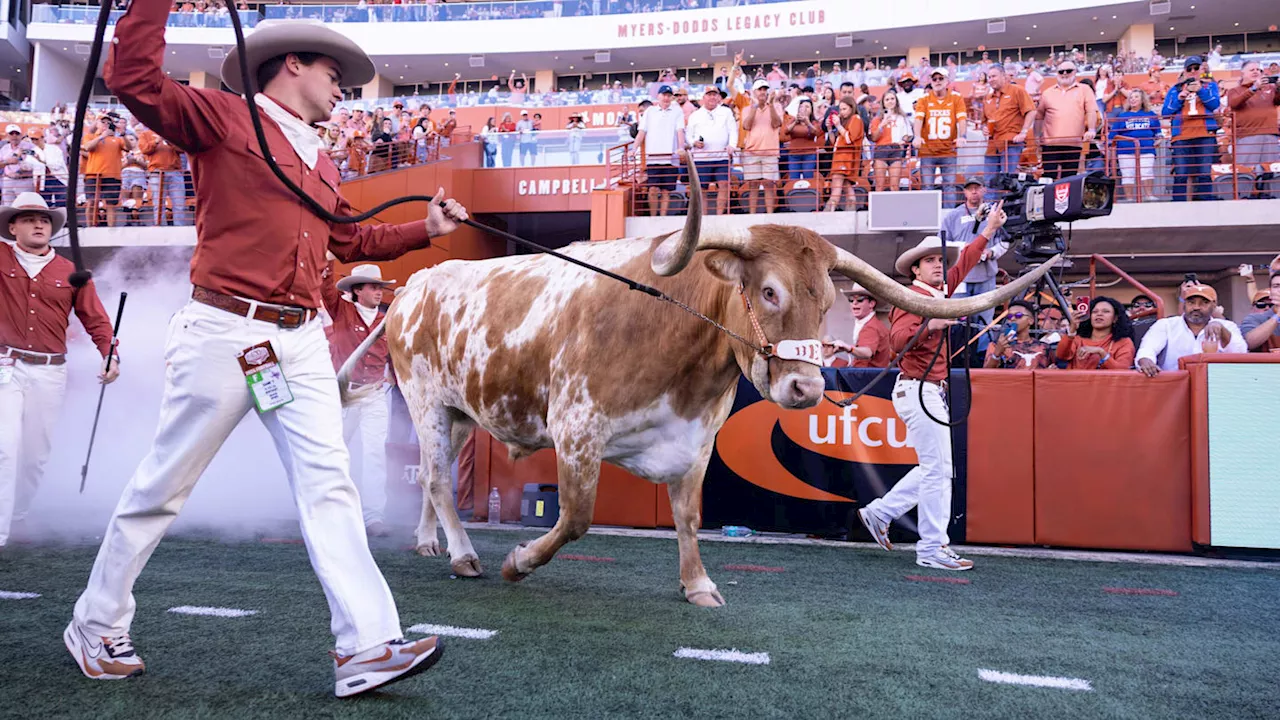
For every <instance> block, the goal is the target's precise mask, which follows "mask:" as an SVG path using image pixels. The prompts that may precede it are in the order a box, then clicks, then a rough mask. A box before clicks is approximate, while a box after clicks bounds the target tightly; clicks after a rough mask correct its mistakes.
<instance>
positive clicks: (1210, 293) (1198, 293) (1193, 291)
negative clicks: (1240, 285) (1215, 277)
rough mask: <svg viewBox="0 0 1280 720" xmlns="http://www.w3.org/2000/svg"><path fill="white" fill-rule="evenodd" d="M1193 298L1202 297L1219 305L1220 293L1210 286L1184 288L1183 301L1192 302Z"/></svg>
mask: <svg viewBox="0 0 1280 720" xmlns="http://www.w3.org/2000/svg"><path fill="white" fill-rule="evenodd" d="M1193 297H1201V298H1204V299H1205V300H1208V301H1209V302H1211V303H1213V304H1215V305H1217V304H1218V291H1217V290H1214V289H1213V288H1211V287H1209V286H1208V285H1198V284H1197V285H1188V286H1186V287H1185V288H1183V290H1182V299H1183V300H1190V299H1191V298H1193Z"/></svg>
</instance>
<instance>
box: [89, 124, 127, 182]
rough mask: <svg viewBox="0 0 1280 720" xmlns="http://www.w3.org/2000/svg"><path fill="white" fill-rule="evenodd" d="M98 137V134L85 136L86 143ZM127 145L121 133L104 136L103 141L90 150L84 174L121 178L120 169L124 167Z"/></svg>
mask: <svg viewBox="0 0 1280 720" xmlns="http://www.w3.org/2000/svg"><path fill="white" fill-rule="evenodd" d="M96 139H98V136H97V135H90V136H89V137H87V138H85V140H84V144H85V145H88V144H89V143H91V142H93V141H94V140H96ZM125 147H126V145H125V142H124V138H122V137H120V136H119V135H111V136H108V137H104V138H102V142H100V143H98V145H97V146H96V147H94V148H93V149H92V150H90V151H89V158H88V159H87V160H85V163H84V174H85V175H97V176H99V177H105V178H115V179H117V180H119V179H120V169H121V168H122V167H124V149H125Z"/></svg>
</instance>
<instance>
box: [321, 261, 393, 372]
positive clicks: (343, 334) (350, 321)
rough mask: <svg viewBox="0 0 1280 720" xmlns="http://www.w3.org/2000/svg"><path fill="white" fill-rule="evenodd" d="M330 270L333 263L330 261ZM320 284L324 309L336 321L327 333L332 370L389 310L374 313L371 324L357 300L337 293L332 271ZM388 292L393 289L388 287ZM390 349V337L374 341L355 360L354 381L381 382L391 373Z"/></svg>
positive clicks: (345, 359)
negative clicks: (358, 359) (346, 298)
mask: <svg viewBox="0 0 1280 720" xmlns="http://www.w3.org/2000/svg"><path fill="white" fill-rule="evenodd" d="M329 267H330V269H331V270H332V268H333V263H330V264H329ZM323 282H324V284H323V285H322V286H321V287H320V294H321V296H322V297H323V298H324V309H325V310H326V311H328V313H329V317H330V318H331V319H332V320H333V325H332V326H330V327H329V328H328V330H327V332H326V334H327V335H328V336H329V356H330V359H331V360H332V361H333V369H334V370H335V371H336V370H341V369H342V364H343V363H345V362H346V361H347V358H349V357H351V353H354V352H355V351H356V348H358V347H360V343H362V342H364V341H365V338H367V337H369V333H370V332H372V331H373V328H374V327H377V326H378V324H379V323H381V322H383V320H385V319H386V317H387V316H386V313H384V312H382V311H381V310H379V311H378V313H377V314H376V315H375V316H374V319H373V326H372V327H370V326H369V325H368V324H367V323H365V321H364V317H362V316H361V315H360V311H359V310H358V309H357V308H356V304H355V303H354V302H350V301H348V300H343V299H342V293H340V292H338V286H337V280H336V279H335V276H334V273H332V272H330V274H329V277H328V278H327V279H326V280H324V281H323ZM387 292H388V293H390V292H391V291H390V290H388V291H387ZM390 354H391V353H390V350H389V349H388V347H387V336H386V334H385V333H384V334H383V335H382V337H379V338H378V339H377V340H375V341H374V343H373V345H372V346H371V347H370V348H369V352H367V353H365V354H364V357H362V358H360V362H358V363H356V367H355V369H354V370H352V371H351V381H352V382H356V383H360V384H362V385H368V384H372V383H378V382H382V380H383V379H385V378H386V377H387V376H388V373H387V367H389V365H390Z"/></svg>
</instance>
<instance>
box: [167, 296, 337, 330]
mask: <svg viewBox="0 0 1280 720" xmlns="http://www.w3.org/2000/svg"><path fill="white" fill-rule="evenodd" d="M191 299H192V300H195V301H196V302H198V303H203V304H205V305H208V306H210V307H216V308H218V309H219V310H226V311H227V312H229V313H233V314H235V315H239V316H240V317H249V309H250V308H251V307H252V306H251V305H250V304H249V303H248V302H246V301H244V300H241V299H240V298H235V297H231V296H230V295H223V294H222V293H219V292H214V291H212V290H210V289H208V288H202V287H200V286H198V285H197V286H196V288H195V289H194V290H192V291H191ZM315 316H316V311H315V310H311V309H309V308H303V307H294V306H292V305H273V304H271V303H258V308H257V310H255V311H254V313H253V319H254V320H260V321H262V322H267V323H271V324H272V325H276V326H279V327H282V328H284V329H285V330H294V329H296V328H300V327H302V326H303V325H306V324H307V323H308V322H310V321H311V320H312V319H313V318H315Z"/></svg>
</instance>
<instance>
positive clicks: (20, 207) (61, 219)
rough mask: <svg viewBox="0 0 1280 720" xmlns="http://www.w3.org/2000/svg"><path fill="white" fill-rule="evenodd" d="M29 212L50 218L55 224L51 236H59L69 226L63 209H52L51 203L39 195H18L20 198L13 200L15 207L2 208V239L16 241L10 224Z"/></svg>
mask: <svg viewBox="0 0 1280 720" xmlns="http://www.w3.org/2000/svg"><path fill="white" fill-rule="evenodd" d="M28 212H36V213H40V214H41V215H44V216H45V217H47V218H49V222H51V223H53V230H52V231H51V232H50V233H49V235H50V236H53V235H56V234H58V231H59V230H61V229H62V226H63V225H66V224H67V211H66V210H64V209H63V208H50V207H49V203H47V202H45V201H44V198H43V197H41V196H40V195H39V194H37V193H33V192H24V193H18V197H16V198H14V199H13V205H10V206H5V207H0V237H3V238H4V239H6V240H15V239H16V238H14V237H13V233H11V232H9V223H10V221H12V220H13V219H14V218H15V217H17V216H19V215H21V214H22V213H28Z"/></svg>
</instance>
